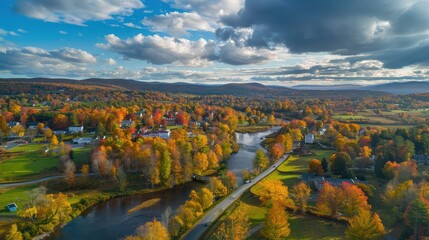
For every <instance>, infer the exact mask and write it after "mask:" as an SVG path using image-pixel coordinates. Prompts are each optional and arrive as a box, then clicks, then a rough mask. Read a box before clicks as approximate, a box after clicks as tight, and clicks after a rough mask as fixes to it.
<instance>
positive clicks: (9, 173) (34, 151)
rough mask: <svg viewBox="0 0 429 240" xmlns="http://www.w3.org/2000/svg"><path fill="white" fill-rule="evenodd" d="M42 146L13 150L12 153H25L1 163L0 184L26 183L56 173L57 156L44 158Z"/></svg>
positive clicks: (36, 145)
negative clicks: (37, 177) (25, 181)
mask: <svg viewBox="0 0 429 240" xmlns="http://www.w3.org/2000/svg"><path fill="white" fill-rule="evenodd" d="M43 148H44V147H43V145H40V144H26V145H22V146H18V147H15V148H13V149H12V151H23V152H24V153H23V154H22V155H19V156H15V157H13V158H11V159H8V160H5V161H3V162H1V163H0V183H1V182H13V181H24V180H28V179H31V178H34V177H36V176H38V175H40V176H44V175H49V173H52V172H55V171H56V170H57V167H58V163H59V161H58V157H57V156H56V154H54V153H53V154H52V155H51V156H43V155H42V154H41V153H40V150H41V149H43Z"/></svg>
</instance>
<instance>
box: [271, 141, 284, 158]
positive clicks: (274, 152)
mask: <svg viewBox="0 0 429 240" xmlns="http://www.w3.org/2000/svg"><path fill="white" fill-rule="evenodd" d="M270 153H271V158H272V159H274V160H275V161H277V160H279V159H280V158H281V156H283V154H284V149H283V147H282V146H281V145H280V144H274V146H272V147H271V151H270Z"/></svg>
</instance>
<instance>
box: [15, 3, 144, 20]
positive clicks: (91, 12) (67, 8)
mask: <svg viewBox="0 0 429 240" xmlns="http://www.w3.org/2000/svg"><path fill="white" fill-rule="evenodd" d="M143 7H144V5H143V3H142V2H141V1H140V0H103V1H102V0H17V1H16V5H15V8H16V9H17V11H18V12H20V13H22V14H24V15H26V16H28V17H32V18H36V19H40V20H43V21H48V22H65V23H70V24H76V25H84V23H85V22H86V21H97V20H105V19H112V18H113V16H115V15H120V16H121V15H130V14H132V13H133V11H134V10H135V9H139V8H143Z"/></svg>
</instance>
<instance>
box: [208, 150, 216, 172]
mask: <svg viewBox="0 0 429 240" xmlns="http://www.w3.org/2000/svg"><path fill="white" fill-rule="evenodd" d="M207 161H208V162H209V166H208V168H209V169H217V168H218V167H219V159H218V157H217V155H216V153H215V152H214V151H212V150H210V152H209V153H208V154H207Z"/></svg>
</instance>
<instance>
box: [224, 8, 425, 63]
mask: <svg viewBox="0 0 429 240" xmlns="http://www.w3.org/2000/svg"><path fill="white" fill-rule="evenodd" d="M428 13H429V1H428V0H395V1H391V0H359V1H356V0H341V1H338V0H324V1H314V0H264V1H260V0H246V2H245V6H244V8H243V9H241V10H240V11H239V13H238V14H235V15H229V16H226V17H224V18H223V19H222V21H223V23H224V24H226V25H227V26H229V27H230V28H234V29H235V30H237V29H241V28H252V29H253V32H252V34H251V36H250V37H249V38H248V39H247V40H246V44H247V45H248V46H256V47H267V46H270V45H271V44H279V43H280V44H284V45H285V46H286V47H288V48H289V50H290V51H291V52H292V53H305V52H331V53H336V54H343V55H355V54H366V55H367V58H366V59H376V60H380V61H382V62H384V63H385V67H389V68H400V67H403V66H407V65H412V64H422V65H428V60H429V54H428V53H429V52H428V47H427V46H428V44H426V43H424V42H425V40H426V39H429V34H428V30H429V14H428ZM227 33H228V35H226V34H223V35H221V36H222V38H223V39H225V38H226V37H230V38H233V37H234V33H233V32H232V31H231V29H229V30H228V32H227ZM416 54H417V56H415V55H416Z"/></svg>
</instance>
